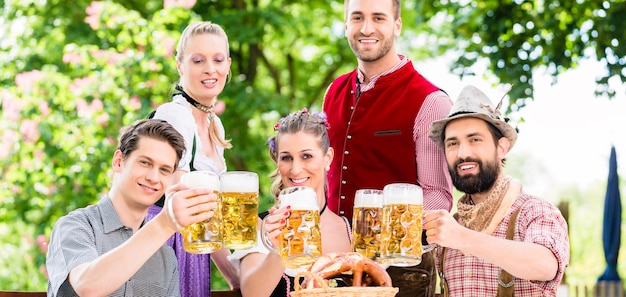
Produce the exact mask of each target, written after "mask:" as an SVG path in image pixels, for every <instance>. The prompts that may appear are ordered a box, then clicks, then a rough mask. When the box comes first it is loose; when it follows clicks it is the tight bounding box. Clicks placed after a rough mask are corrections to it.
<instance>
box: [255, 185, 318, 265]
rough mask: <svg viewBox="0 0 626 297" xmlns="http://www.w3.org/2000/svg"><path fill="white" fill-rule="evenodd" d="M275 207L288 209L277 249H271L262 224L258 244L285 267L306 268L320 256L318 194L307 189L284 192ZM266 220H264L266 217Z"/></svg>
mask: <svg viewBox="0 0 626 297" xmlns="http://www.w3.org/2000/svg"><path fill="white" fill-rule="evenodd" d="M277 203H278V205H277V207H279V208H281V207H285V206H287V205H290V206H291V210H290V215H289V217H288V218H287V219H286V220H285V226H284V228H283V230H282V231H281V233H280V235H279V246H278V248H276V247H274V245H273V244H272V242H271V241H270V240H269V239H268V238H267V235H266V232H265V219H264V220H263V224H262V230H261V231H262V232H261V241H262V242H263V244H264V245H265V247H267V248H268V249H270V250H272V251H274V252H277V253H278V254H279V255H280V257H281V259H282V261H283V265H284V266H285V267H286V268H293V269H298V268H306V267H309V266H310V265H311V264H313V262H315V260H317V258H318V257H319V256H320V255H321V254H322V233H321V230H320V211H319V205H318V203H317V194H316V193H315V191H314V190H313V189H312V188H309V187H291V188H287V189H284V190H282V191H281V192H280V194H279V196H278V201H277ZM266 218H267V217H266Z"/></svg>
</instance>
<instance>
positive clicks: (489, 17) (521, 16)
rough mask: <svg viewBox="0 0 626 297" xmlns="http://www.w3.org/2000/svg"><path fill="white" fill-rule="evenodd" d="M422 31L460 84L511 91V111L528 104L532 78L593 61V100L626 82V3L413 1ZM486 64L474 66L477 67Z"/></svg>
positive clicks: (598, 0) (613, 0)
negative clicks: (495, 84)
mask: <svg viewBox="0 0 626 297" xmlns="http://www.w3.org/2000/svg"><path fill="white" fill-rule="evenodd" d="M416 8H417V10H418V11H419V12H420V15H419V17H420V20H419V22H420V24H421V25H422V26H421V27H423V28H424V30H428V31H429V32H431V33H432V34H435V35H437V36H439V37H440V38H439V39H438V46H437V48H438V49H439V51H447V50H450V49H452V50H453V52H454V56H455V58H454V64H453V66H452V71H453V72H454V73H455V74H458V75H459V76H464V75H484V76H492V75H493V76H495V77H497V78H498V80H499V81H500V82H501V83H506V84H512V85H513V88H512V90H511V92H510V93H509V95H510V100H511V102H510V103H511V109H513V110H517V109H519V108H522V107H523V106H524V105H525V102H526V100H532V98H533V72H534V71H537V70H540V71H543V72H545V73H547V74H549V75H551V76H552V77H553V78H554V81H556V79H557V76H558V74H560V73H563V72H564V71H567V70H568V69H570V68H574V67H576V66H577V65H578V63H579V61H580V60H581V59H585V58H591V59H598V61H600V62H601V63H602V64H604V65H605V66H606V67H605V69H606V72H604V73H599V74H598V76H597V78H596V81H597V83H598V87H597V92H596V93H597V94H598V95H602V94H606V95H609V96H613V95H614V94H615V91H614V90H613V89H611V87H610V85H609V80H615V81H616V82H617V83H622V84H623V83H624V82H626V71H624V70H623V69H624V65H625V64H626V58H625V57H626V47H624V45H623V44H620V43H623V41H624V39H625V37H626V32H625V31H624V30H623V28H624V27H625V26H626V2H624V1H622V0H608V1H602V0H591V1H558V0H547V1H528V0H505V1H493V0H490V1H427V0H416ZM480 61H482V62H484V63H477V62H480Z"/></svg>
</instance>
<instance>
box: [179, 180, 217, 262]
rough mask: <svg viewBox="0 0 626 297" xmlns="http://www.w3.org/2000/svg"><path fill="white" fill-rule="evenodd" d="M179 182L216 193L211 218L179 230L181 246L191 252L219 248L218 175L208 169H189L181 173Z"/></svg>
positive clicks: (197, 252)
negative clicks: (214, 206)
mask: <svg viewBox="0 0 626 297" xmlns="http://www.w3.org/2000/svg"><path fill="white" fill-rule="evenodd" d="M180 182H181V183H182V184H184V185H186V186H187V187H189V188H192V189H198V188H210V189H212V190H214V191H215V193H216V194H217V195H218V203H217V209H216V210H215V212H214V214H213V217H212V218H210V219H208V220H205V221H202V222H199V223H194V224H191V225H189V226H187V227H184V228H183V229H182V230H180V234H181V235H182V237H183V248H184V249H185V251H187V252H188V253H191V254H208V253H212V252H215V251H218V250H220V249H221V248H222V235H221V232H220V222H221V219H220V211H219V207H220V203H219V188H220V180H219V177H218V176H217V175H216V174H214V173H212V172H210V171H191V172H187V173H185V174H183V175H182V176H181V177H180Z"/></svg>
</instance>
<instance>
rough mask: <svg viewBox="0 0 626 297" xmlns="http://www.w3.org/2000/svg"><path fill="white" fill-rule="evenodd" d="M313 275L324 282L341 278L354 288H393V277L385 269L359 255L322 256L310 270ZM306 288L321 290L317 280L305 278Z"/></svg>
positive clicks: (333, 254) (352, 253) (336, 254)
mask: <svg viewBox="0 0 626 297" xmlns="http://www.w3.org/2000/svg"><path fill="white" fill-rule="evenodd" d="M309 271H310V272H311V273H313V274H317V275H318V276H319V277H320V278H321V279H323V280H324V281H328V280H329V279H333V278H337V277H341V278H342V279H343V280H344V282H346V284H352V286H353V287H367V286H379V287H391V277H389V274H388V273H387V271H385V269H383V268H382V267H380V266H378V265H377V264H376V262H374V261H372V260H371V259H370V258H368V257H365V256H363V255H361V254H359V253H354V252H350V253H330V254H327V255H324V256H321V257H320V258H318V259H317V261H316V262H315V263H313V265H311V267H310V268H309ZM302 287H304V288H321V287H322V284H320V283H318V280H316V279H315V278H311V277H309V278H305V279H304V284H303V286H302Z"/></svg>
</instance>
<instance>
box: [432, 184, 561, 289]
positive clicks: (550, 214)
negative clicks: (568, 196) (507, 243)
mask: <svg viewBox="0 0 626 297" xmlns="http://www.w3.org/2000/svg"><path fill="white" fill-rule="evenodd" d="M524 202H526V203H525V204H524V206H523V208H522V210H521V211H520V213H519V216H518V217H517V221H516V228H515V236H514V240H516V241H524V242H532V243H536V244H539V245H542V246H545V247H546V248H548V249H549V250H550V251H552V253H554V255H555V257H556V258H557V261H558V265H559V268H558V272H557V274H556V276H555V277H554V278H553V279H552V280H550V281H530V280H524V279H519V278H515V296H516V297H526V296H528V297H533V296H556V290H557V287H558V285H559V284H560V282H561V279H562V278H563V273H564V272H565V268H566V267H567V266H568V263H569V250H570V247H569V237H568V231H567V223H566V221H565V219H564V218H563V216H562V215H561V212H560V211H559V210H558V209H557V208H556V207H555V206H554V205H552V204H551V203H549V202H547V201H544V200H540V199H536V198H535V197H532V196H530V195H528V194H526V193H522V194H521V195H520V197H519V198H518V199H517V201H515V203H514V204H513V206H512V207H511V209H510V210H509V213H508V214H507V215H506V216H505V217H504V219H503V220H502V222H500V224H499V225H498V227H497V228H496V230H495V231H494V232H493V234H492V236H495V237H499V238H506V230H507V227H508V224H509V220H510V218H511V214H512V212H513V211H515V210H516V209H517V208H519V207H520V206H521V205H522V203H524ZM485 248H489V247H485ZM439 256H440V255H439ZM439 263H440V262H439V260H438V261H437V264H439ZM439 268H440V267H439ZM498 270H499V267H498V266H495V265H493V264H490V263H487V262H485V261H483V260H481V259H479V258H477V257H474V256H471V255H467V256H466V255H463V253H462V252H461V251H459V250H455V249H450V248H447V249H446V253H445V260H444V276H445V278H446V280H447V282H448V287H449V288H450V296H472V297H480V296H489V297H492V296H496V293H497V292H498Z"/></svg>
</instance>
